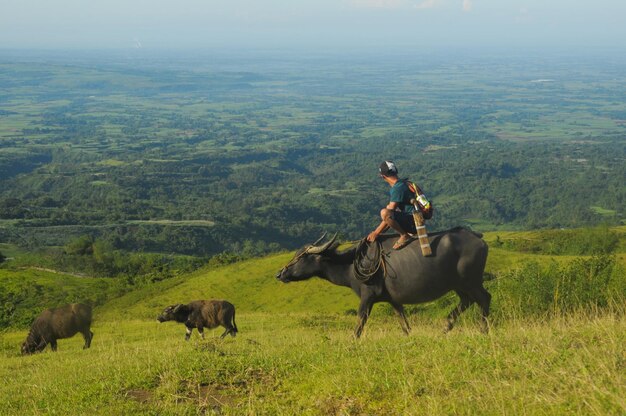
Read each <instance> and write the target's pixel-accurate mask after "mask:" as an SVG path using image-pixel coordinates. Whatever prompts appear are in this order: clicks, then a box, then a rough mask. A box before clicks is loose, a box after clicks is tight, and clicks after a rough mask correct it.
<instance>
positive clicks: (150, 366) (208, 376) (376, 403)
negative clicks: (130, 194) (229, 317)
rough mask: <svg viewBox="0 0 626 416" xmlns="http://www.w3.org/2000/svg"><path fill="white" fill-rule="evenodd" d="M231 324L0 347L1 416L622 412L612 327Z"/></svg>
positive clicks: (287, 319)
mask: <svg viewBox="0 0 626 416" xmlns="http://www.w3.org/2000/svg"><path fill="white" fill-rule="evenodd" d="M411 323H412V325H413V333H412V334H411V335H410V336H408V337H405V336H403V335H402V334H401V331H400V328H399V325H398V324H397V322H395V320H394V319H392V318H390V317H384V316H383V317H381V316H374V317H373V318H372V319H371V322H370V323H369V324H368V327H367V329H366V333H365V335H364V338H363V339H362V340H360V341H355V340H354V339H352V337H351V335H350V328H351V326H352V324H353V317H344V316H338V315H333V314H323V315H318V314H288V313H281V314H266V313H242V314H239V315H238V326H239V329H240V334H239V336H237V337H236V338H234V339H233V338H227V339H224V340H220V339H219V338H217V335H218V333H217V331H215V332H211V333H209V334H208V336H207V339H206V340H204V341H202V340H200V339H199V338H198V337H197V336H194V337H193V338H192V340H191V341H190V342H185V341H184V340H183V337H184V330H183V327H182V326H181V325H178V324H172V323H163V324H158V323H157V322H156V321H150V320H134V319H128V318H127V319H125V320H120V321H103V320H98V321H97V323H96V324H95V325H94V327H93V331H94V333H95V337H94V341H93V345H92V348H91V349H89V350H81V346H82V340H81V339H80V337H75V338H72V339H69V340H62V341H60V342H59V351H58V352H57V353H51V352H49V351H46V352H44V353H42V354H37V355H34V356H30V357H20V356H18V354H17V351H18V346H19V345H18V344H19V343H20V342H21V341H22V340H23V337H24V336H25V332H24V331H22V332H12V333H8V334H4V336H3V337H2V341H1V342H0V348H1V349H0V361H1V362H2V366H0V377H1V378H2V379H5V380H11V382H10V383H4V384H3V385H2V387H0V413H1V414H160V415H170V414H171V415H175V414H177V415H178V414H189V415H194V414H207V413H208V414H232V415H239V414H285V415H292V414H305V415H326V414H331V415H344V414H345V415H357V414H387V415H405V414H428V415H449V414H461V415H474V414H481V415H502V414H544V415H572V414H585V415H607V414H615V415H617V414H623V413H624V412H625V411H626V401H625V399H624V397H626V395H625V394H624V393H626V391H625V387H624V386H625V385H626V372H625V371H624V362H625V357H624V351H623V345H624V342H626V324H625V322H624V320H623V319H620V318H616V317H614V316H610V315H608V316H602V317H596V318H590V317H588V316H582V315H577V316H572V317H570V318H568V319H558V320H554V321H551V322H549V323H540V324H537V323H528V322H524V321H512V322H509V323H507V324H506V325H503V326H500V327H496V328H493V329H492V332H491V333H490V334H489V335H483V334H481V333H480V332H479V331H478V329H477V327H475V326H473V325H461V326H459V328H456V330H455V331H453V332H451V333H450V334H448V335H445V336H444V335H443V334H442V333H441V330H440V327H439V325H436V324H435V323H433V322H430V321H424V320H420V319H419V318H418V317H412V318H411Z"/></svg>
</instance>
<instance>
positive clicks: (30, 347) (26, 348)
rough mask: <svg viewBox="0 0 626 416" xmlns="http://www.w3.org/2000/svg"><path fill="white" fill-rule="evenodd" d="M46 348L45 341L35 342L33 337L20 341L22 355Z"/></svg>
mask: <svg viewBox="0 0 626 416" xmlns="http://www.w3.org/2000/svg"><path fill="white" fill-rule="evenodd" d="M44 348H46V343H45V342H37V341H36V340H34V339H31V338H28V339H26V341H24V342H23V343H22V355H29V354H34V353H36V352H41V351H43V349H44Z"/></svg>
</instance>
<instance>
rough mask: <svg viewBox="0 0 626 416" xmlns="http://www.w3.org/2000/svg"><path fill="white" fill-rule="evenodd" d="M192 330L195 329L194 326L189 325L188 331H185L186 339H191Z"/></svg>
mask: <svg viewBox="0 0 626 416" xmlns="http://www.w3.org/2000/svg"><path fill="white" fill-rule="evenodd" d="M191 331H193V328H190V327H187V332H186V333H185V341H189V338H191Z"/></svg>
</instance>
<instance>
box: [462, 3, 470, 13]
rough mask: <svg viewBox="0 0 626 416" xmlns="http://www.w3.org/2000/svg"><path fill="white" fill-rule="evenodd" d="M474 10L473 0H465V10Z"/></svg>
mask: <svg viewBox="0 0 626 416" xmlns="http://www.w3.org/2000/svg"><path fill="white" fill-rule="evenodd" d="M470 10H472V0H463V11H464V12H469V11H470Z"/></svg>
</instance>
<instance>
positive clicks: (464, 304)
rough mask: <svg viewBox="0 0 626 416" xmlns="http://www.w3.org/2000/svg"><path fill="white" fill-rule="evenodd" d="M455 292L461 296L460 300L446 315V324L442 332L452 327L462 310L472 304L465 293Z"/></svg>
mask: <svg viewBox="0 0 626 416" xmlns="http://www.w3.org/2000/svg"><path fill="white" fill-rule="evenodd" d="M457 294H458V295H459V297H460V298H461V301H460V302H459V304H458V305H457V306H456V308H454V309H452V312H450V314H449V315H448V325H447V326H446V329H445V330H444V332H448V331H450V330H451V329H452V327H454V323H455V322H456V320H457V318H458V317H459V315H460V314H462V313H463V311H464V310H465V309H467V308H469V307H470V305H471V304H472V301H471V300H470V298H468V297H467V295H465V294H460V293H457Z"/></svg>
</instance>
